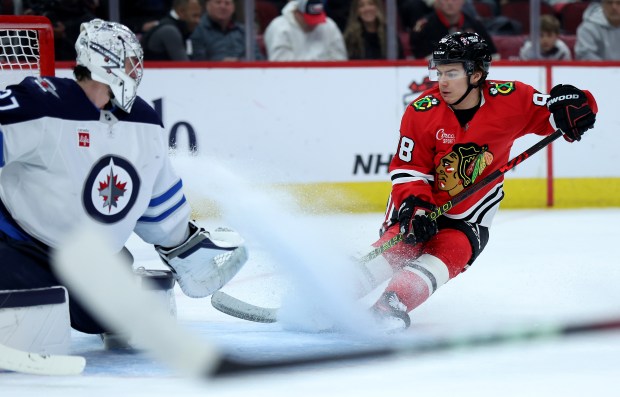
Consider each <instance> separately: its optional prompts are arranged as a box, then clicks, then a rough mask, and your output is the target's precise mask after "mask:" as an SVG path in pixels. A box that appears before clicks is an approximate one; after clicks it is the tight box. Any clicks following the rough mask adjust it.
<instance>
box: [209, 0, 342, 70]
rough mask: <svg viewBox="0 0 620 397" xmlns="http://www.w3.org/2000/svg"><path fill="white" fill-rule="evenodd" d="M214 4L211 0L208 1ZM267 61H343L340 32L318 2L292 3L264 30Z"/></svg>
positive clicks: (316, 0)
mask: <svg viewBox="0 0 620 397" xmlns="http://www.w3.org/2000/svg"><path fill="white" fill-rule="evenodd" d="M211 1H213V0H211ZM265 46H266V48H267V56H268V58H269V60H270V61H330V60H331V61H344V60H346V59H347V50H346V48H345V44H344V39H343V37H342V33H340V30H339V29H338V26H337V25H336V23H335V22H334V21H333V20H332V19H331V18H329V17H327V16H326V15H325V11H324V9H323V3H322V1H321V0H292V1H290V2H289V3H288V4H287V5H286V6H284V8H283V9H282V15H280V16H279V17H277V18H276V19H274V20H273V21H271V23H270V24H269V26H267V30H266V31H265Z"/></svg>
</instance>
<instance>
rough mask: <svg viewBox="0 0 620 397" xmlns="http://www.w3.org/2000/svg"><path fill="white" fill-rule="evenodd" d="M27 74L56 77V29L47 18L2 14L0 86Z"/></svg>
mask: <svg viewBox="0 0 620 397" xmlns="http://www.w3.org/2000/svg"><path fill="white" fill-rule="evenodd" d="M27 76H54V31H53V29H52V25H51V23H50V21H49V19H47V18H46V17H42V16H34V15H0V89H4V88H5V87H6V86H7V85H10V84H15V83H19V82H20V81H21V80H23V79H24V77H27Z"/></svg>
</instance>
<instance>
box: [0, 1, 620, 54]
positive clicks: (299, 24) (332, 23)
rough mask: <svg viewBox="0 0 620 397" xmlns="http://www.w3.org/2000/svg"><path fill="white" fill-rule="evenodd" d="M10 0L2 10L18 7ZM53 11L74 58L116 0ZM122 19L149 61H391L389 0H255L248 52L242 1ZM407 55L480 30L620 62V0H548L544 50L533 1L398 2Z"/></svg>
mask: <svg viewBox="0 0 620 397" xmlns="http://www.w3.org/2000/svg"><path fill="white" fill-rule="evenodd" d="M14 3H15V2H12V1H2V2H1V3H0V12H1V13H2V14H11V13H14V11H15V9H14V8H13V6H12V5H13V4H14ZM19 3H21V9H20V11H21V13H23V14H36V15H45V16H47V17H48V18H49V19H50V20H51V21H52V24H53V26H54V35H55V51H56V59H57V60H72V59H75V54H74V51H75V50H74V49H73V45H72V43H73V42H74V41H75V39H76V38H77V35H78V34H79V26H80V24H81V23H82V22H84V21H87V20H90V19H93V18H102V19H109V15H108V13H109V4H108V0H57V1H54V2H50V1H46V0H25V1H21V2H19ZM118 3H119V7H120V9H119V10H118V14H119V15H120V22H122V23H123V24H125V25H127V26H128V27H130V29H132V30H133V31H134V32H135V33H136V34H137V35H138V37H140V38H141V41H142V45H143V47H144V51H145V59H146V60H176V61H187V60H196V61H236V60H245V59H255V60H269V61H312V60H316V61H328V60H363V59H366V60H371V59H387V58H388V48H387V43H388V39H387V31H388V29H387V21H386V14H385V9H384V0H289V1H286V0H255V18H254V27H253V28H254V30H255V32H256V35H255V36H256V41H255V42H254V43H252V44H253V45H252V46H250V51H251V53H249V54H248V53H246V51H247V50H246V30H245V26H244V23H243V22H244V20H245V17H244V10H243V4H244V2H243V1H242V0H159V1H157V0H133V1H121V2H118ZM396 5H397V25H398V26H397V34H398V39H397V40H396V44H397V50H396V54H395V55H396V57H397V58H398V59H425V58H428V56H429V55H430V54H431V51H432V48H431V45H432V43H435V42H437V41H438V40H439V38H441V37H443V36H445V35H446V34H448V33H450V32H456V31H471V32H476V33H478V34H480V35H481V36H482V37H483V38H484V39H485V40H486V41H487V42H488V43H489V46H490V48H491V50H492V52H493V54H494V56H493V57H494V59H509V60H517V59H520V60H537V59H549V60H570V59H577V60H620V44H618V43H620V0H600V2H598V1H595V0H592V1H591V2H589V1H583V0H547V1H542V2H541V10H540V11H541V19H540V40H539V44H540V45H539V47H540V48H539V49H538V50H539V51H538V53H537V52H536V49H535V48H534V46H533V45H532V43H531V42H530V41H529V29H530V27H529V1H528V0H396Z"/></svg>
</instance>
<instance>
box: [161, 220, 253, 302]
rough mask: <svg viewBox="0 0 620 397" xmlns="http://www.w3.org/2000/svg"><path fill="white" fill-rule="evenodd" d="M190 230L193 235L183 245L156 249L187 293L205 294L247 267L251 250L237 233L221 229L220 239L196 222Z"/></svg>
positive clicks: (211, 292)
mask: <svg viewBox="0 0 620 397" xmlns="http://www.w3.org/2000/svg"><path fill="white" fill-rule="evenodd" d="M190 230H191V231H192V233H191V235H190V237H189V238H188V239H187V240H186V241H185V242H184V243H183V244H181V245H180V246H178V247H176V248H172V249H166V248H163V247H156V249H157V251H158V253H159V255H160V256H161V258H162V260H163V261H164V263H165V264H166V265H168V267H170V269H171V270H172V272H173V274H174V277H175V279H176V281H177V282H178V283H179V286H180V287H181V290H182V291H183V293H184V294H185V295H187V296H189V297H192V298H204V297H206V296H209V295H211V294H213V292H215V291H217V290H219V289H220V288H222V287H223V286H224V285H225V284H226V283H228V282H229V281H230V280H231V279H232V278H233V277H234V276H235V275H236V274H237V273H238V272H239V270H240V269H241V268H242V267H243V265H244V264H245V262H246V261H247V259H248V254H247V250H246V248H245V246H243V245H242V244H241V243H240V241H239V238H238V235H237V234H236V233H218V234H217V237H218V238H219V239H215V238H214V237H212V236H211V235H210V234H209V233H208V232H207V231H205V230H204V229H201V228H198V227H197V226H196V225H195V224H193V223H190ZM228 235H230V236H231V237H230V238H229V237H228Z"/></svg>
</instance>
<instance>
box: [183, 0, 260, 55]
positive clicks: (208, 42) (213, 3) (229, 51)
mask: <svg viewBox="0 0 620 397" xmlns="http://www.w3.org/2000/svg"><path fill="white" fill-rule="evenodd" d="M234 14H235V3H234V1H233V0H207V3H206V13H205V14H204V15H203V16H202V18H201V19H200V23H199V24H198V26H197V27H196V29H195V30H194V33H192V35H191V36H190V39H191V41H192V47H193V53H194V54H193V55H192V57H191V59H192V60H194V61H238V60H240V59H245V55H246V54H245V27H244V26H243V25H242V24H240V23H239V22H237V21H235V19H234ZM254 57H255V59H259V60H261V59H264V57H263V55H262V54H261V52H260V48H259V46H258V43H256V45H255V46H254Z"/></svg>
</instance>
